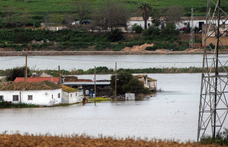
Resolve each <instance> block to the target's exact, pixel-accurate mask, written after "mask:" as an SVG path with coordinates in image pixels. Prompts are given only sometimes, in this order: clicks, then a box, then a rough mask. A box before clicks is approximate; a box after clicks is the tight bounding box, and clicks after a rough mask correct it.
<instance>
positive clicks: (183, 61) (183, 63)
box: [0, 55, 226, 70]
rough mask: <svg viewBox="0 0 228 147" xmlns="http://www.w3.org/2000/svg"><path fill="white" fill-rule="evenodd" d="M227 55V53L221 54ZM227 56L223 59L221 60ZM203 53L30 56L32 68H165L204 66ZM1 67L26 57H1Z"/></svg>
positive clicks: (18, 61) (21, 61) (23, 61)
mask: <svg viewBox="0 0 228 147" xmlns="http://www.w3.org/2000/svg"><path fill="white" fill-rule="evenodd" d="M221 56H225V55H221ZM223 60H224V62H225V61H226V58H223V59H221V62H223ZM202 61H203V55H106V56H104V55H87V56H86V55H81V56H29V57H28V66H29V67H30V68H31V69H35V70H40V69H52V70H54V69H55V70H57V69H58V68H57V67H58V65H60V66H61V69H65V70H75V69H83V70H87V69H89V68H94V66H97V67H98V66H106V67H108V68H112V69H114V67H115V62H117V64H118V65H117V67H118V68H132V69H135V68H153V67H155V68H163V67H179V68H184V67H202ZM0 62H1V65H0V69H9V68H14V67H18V66H24V65H25V57H21V56H18V57H0Z"/></svg>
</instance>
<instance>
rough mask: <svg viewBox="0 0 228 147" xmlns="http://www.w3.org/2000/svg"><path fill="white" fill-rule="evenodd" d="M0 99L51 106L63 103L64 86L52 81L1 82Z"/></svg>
mask: <svg viewBox="0 0 228 147" xmlns="http://www.w3.org/2000/svg"><path fill="white" fill-rule="evenodd" d="M0 99H4V101H7V102H12V103H20V102H21V103H27V104H35V105H42V106H51V105H55V104H59V103H62V88H61V87H60V86H59V85H56V84H55V83H53V82H51V81H42V82H7V83H1V85H0Z"/></svg>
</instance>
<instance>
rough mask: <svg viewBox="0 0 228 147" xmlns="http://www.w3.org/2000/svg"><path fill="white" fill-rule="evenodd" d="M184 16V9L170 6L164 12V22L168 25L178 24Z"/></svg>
mask: <svg viewBox="0 0 228 147" xmlns="http://www.w3.org/2000/svg"><path fill="white" fill-rule="evenodd" d="M183 15H184V8H183V7H180V6H171V7H169V8H168V10H167V12H166V18H165V20H166V22H169V23H173V24H176V23H179V22H180V21H181V17H182V16H183Z"/></svg>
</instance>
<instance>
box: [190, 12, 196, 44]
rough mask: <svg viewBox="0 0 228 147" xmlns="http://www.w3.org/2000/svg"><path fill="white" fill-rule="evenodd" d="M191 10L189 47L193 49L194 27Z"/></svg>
mask: <svg viewBox="0 0 228 147" xmlns="http://www.w3.org/2000/svg"><path fill="white" fill-rule="evenodd" d="M193 19H194V15H193V8H192V9H191V36H190V47H191V48H195V34H194V25H193Z"/></svg>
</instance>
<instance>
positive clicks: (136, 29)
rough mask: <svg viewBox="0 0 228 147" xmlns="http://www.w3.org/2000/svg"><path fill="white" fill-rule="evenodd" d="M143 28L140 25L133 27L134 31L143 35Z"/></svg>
mask: <svg viewBox="0 0 228 147" xmlns="http://www.w3.org/2000/svg"><path fill="white" fill-rule="evenodd" d="M142 30H143V28H142V27H141V26H139V25H133V26H132V31H135V33H141V32H142Z"/></svg>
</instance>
